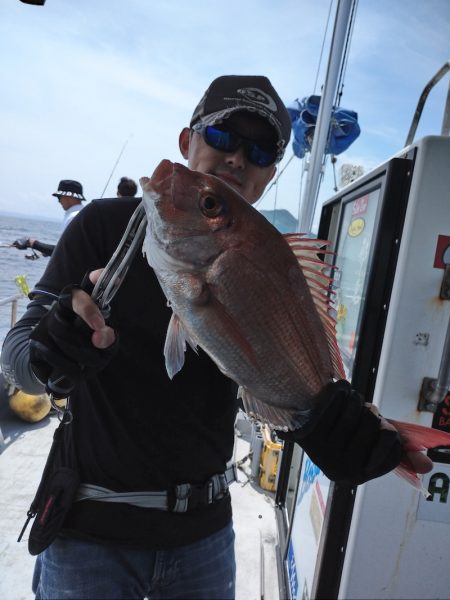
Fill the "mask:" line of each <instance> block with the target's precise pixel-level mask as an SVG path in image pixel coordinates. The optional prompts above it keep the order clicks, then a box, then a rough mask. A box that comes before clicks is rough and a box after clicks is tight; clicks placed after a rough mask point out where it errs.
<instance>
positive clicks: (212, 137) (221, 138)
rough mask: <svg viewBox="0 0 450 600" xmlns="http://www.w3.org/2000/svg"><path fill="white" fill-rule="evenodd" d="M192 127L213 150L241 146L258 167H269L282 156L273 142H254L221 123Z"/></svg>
mask: <svg viewBox="0 0 450 600" xmlns="http://www.w3.org/2000/svg"><path fill="white" fill-rule="evenodd" d="M192 129H193V130H194V131H195V132H196V133H199V134H201V135H202V136H203V139H204V140H205V142H206V143H207V144H208V146H211V148H214V149H215V150H220V151H222V152H235V151H236V150H237V149H238V148H239V147H240V146H243V147H244V151H245V155H246V157H247V159H248V160H249V161H250V162H251V163H252V164H254V165H257V166H258V167H269V166H270V165H273V164H274V163H276V162H277V161H279V160H281V158H282V154H280V152H279V150H278V149H277V147H276V145H275V144H270V143H267V144H264V143H261V142H255V141H253V140H250V139H248V138H245V137H243V136H242V135H239V134H238V133H235V132H234V131H231V130H229V129H227V128H226V127H225V126H223V125H215V126H213V125H204V124H203V123H197V124H196V125H194V126H193V127H192Z"/></svg>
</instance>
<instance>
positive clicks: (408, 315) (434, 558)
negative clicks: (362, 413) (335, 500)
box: [339, 136, 450, 600]
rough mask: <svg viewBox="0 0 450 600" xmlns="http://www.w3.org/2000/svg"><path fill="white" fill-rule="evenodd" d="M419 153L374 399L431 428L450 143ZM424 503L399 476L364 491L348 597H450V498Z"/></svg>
mask: <svg viewBox="0 0 450 600" xmlns="http://www.w3.org/2000/svg"><path fill="white" fill-rule="evenodd" d="M414 146H417V149H418V153H417V159H416V164H415V167H414V172H413V178H412V185H411V190H410V198H409V203H408V209H407V214H406V220H405V227H404V232H403V236H402V240H401V246H400V253H399V260H398V265H397V270H396V274H395V280H394V285H393V290H392V297H391V302H390V306H389V312H388V319H387V324H386V331H385V338H384V342H383V348H382V353H381V359H380V364H379V370H378V374H377V381H376V387H375V394H374V402H375V404H377V405H378V406H379V407H380V411H381V413H382V414H383V415H384V416H385V417H391V418H394V419H397V420H401V421H408V422H412V423H418V424H422V425H431V420H432V415H431V413H425V412H418V411H417V402H418V398H419V394H420V388H421V385H422V380H423V378H424V377H436V376H437V374H438V369H439V364H440V357H441V353H442V347H443V343H444V338H445V332H446V328H447V322H448V319H449V316H450V301H442V300H440V299H439V290H440V286H441V282H442V276H443V273H444V271H443V269H438V268H434V267H433V263H434V258H435V252H436V245H437V240H438V236H439V235H447V236H450V139H449V138H448V137H447V138H444V137H437V136H433V137H427V138H424V139H423V140H420V141H419V142H417V144H414ZM399 156H400V154H399ZM392 201H395V198H394V199H392ZM421 334H428V335H429V338H428V344H427V345H423V344H418V343H417V341H418V340H423V336H422V335H421ZM442 471H444V472H445V473H447V472H448V467H447V466H440V465H435V469H434V470H433V472H432V473H431V474H430V476H432V475H433V473H436V472H442ZM428 480H429V476H428V477H427V479H426V481H424V483H426V482H428ZM421 502H423V500H421V495H420V494H419V493H418V492H416V491H415V490H414V489H413V488H412V487H410V486H409V485H408V484H407V483H406V482H404V481H403V480H401V479H399V478H398V477H397V476H395V475H393V474H389V475H387V476H385V477H382V478H380V479H377V480H375V481H373V482H369V483H368V484H366V485H364V486H361V487H360V488H359V489H358V492H357V497H356V503H355V510H354V514H353V519H352V526H351V531H350V538H349V543H348V548H347V553H346V557H345V564H344V572H343V577H342V581H341V589H340V595H339V597H340V598H345V599H346V600H350V599H353V598H354V599H356V598H357V599H364V598H368V599H369V598H370V599H373V598H380V599H382V598H408V599H415V598H417V599H419V598H420V599H422V600H423V599H426V598H449V595H450V564H449V563H450V519H448V518H446V517H445V518H444V516H445V515H449V514H450V498H449V497H448V496H447V499H446V501H445V502H444V503H441V506H439V507H437V508H436V505H435V506H434V508H433V507H432V506H431V508H430V505H423V504H421ZM419 504H420V507H421V511H420V513H419V516H420V518H419V519H418V508H419ZM442 504H444V507H443V506H442ZM424 506H425V508H424ZM424 511H425V512H424ZM427 511H428V512H427ZM437 513H439V515H440V517H439V518H436V519H435V520H433V519H429V518H427V515H428V517H429V516H430V515H431V514H435V515H436V514H437ZM443 515H444V516H443Z"/></svg>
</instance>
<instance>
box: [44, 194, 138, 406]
mask: <svg viewBox="0 0 450 600" xmlns="http://www.w3.org/2000/svg"><path fill="white" fill-rule="evenodd" d="M146 225H147V217H146V214H145V210H144V206H143V204H142V203H140V204H139V205H138V207H137V208H136V209H135V211H134V213H133V214H132V216H131V218H130V220H129V222H128V225H127V228H126V230H125V232H124V234H123V236H122V238H121V240H120V242H119V244H118V246H117V248H116V250H115V251H114V253H113V255H112V256H111V258H110V260H109V261H108V263H107V265H106V267H105V268H104V269H103V271H102V273H101V275H100V277H99V279H98V281H97V283H96V284H95V286H94V289H93V290H92V294H91V297H92V299H93V300H94V302H95V303H96V304H97V305H98V306H99V308H100V310H101V312H102V314H103V316H104V318H105V319H107V318H108V317H109V315H110V302H111V300H112V299H113V297H114V296H115V294H116V293H117V292H118V290H119V288H120V285H121V284H122V282H123V280H124V279H125V275H126V273H127V271H128V268H129V266H130V264H131V262H132V260H133V258H134V256H135V254H136V251H137V249H138V248H139V247H140V246H142V244H143V241H144V237H145V229H146ZM79 326H80V327H83V324H81V323H80V324H79ZM71 391H72V383H71V382H70V381H68V380H67V378H66V375H65V373H64V372H63V371H62V370H61V369H54V371H53V372H52V375H51V378H49V379H48V382H47V393H48V394H49V396H50V402H51V404H52V407H53V408H54V409H56V410H57V412H58V416H59V415H60V411H59V410H58V406H57V404H56V402H55V401H56V400H58V399H61V398H66V397H68V396H69V394H70V392H71ZM69 412H70V411H69Z"/></svg>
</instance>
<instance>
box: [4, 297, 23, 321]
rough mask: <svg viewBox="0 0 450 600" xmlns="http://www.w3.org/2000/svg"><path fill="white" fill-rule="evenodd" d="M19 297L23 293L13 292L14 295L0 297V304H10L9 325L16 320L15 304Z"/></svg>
mask: <svg viewBox="0 0 450 600" xmlns="http://www.w3.org/2000/svg"><path fill="white" fill-rule="evenodd" d="M21 298H23V294H14V296H8V297H7V298H0V306H6V305H8V304H11V327H12V326H13V325H15V323H16V321H17V304H18V302H19V300H20V299H21Z"/></svg>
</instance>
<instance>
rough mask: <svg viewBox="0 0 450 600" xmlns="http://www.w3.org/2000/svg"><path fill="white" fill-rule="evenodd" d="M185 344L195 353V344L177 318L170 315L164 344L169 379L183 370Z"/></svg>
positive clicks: (173, 314)
mask: <svg viewBox="0 0 450 600" xmlns="http://www.w3.org/2000/svg"><path fill="white" fill-rule="evenodd" d="M186 342H187V343H188V344H189V346H190V347H191V348H192V349H193V350H195V352H197V344H196V343H195V342H194V341H193V340H192V339H191V338H190V336H189V334H188V333H187V331H186V329H185V328H184V326H183V323H182V322H181V320H180V319H179V317H178V316H177V315H176V314H175V313H172V317H171V319H170V322H169V327H168V328H167V335H166V341H165V344H164V357H165V359H166V370H167V374H168V375H169V377H170V379H173V377H174V376H175V375H176V374H177V373H178V371H181V369H182V368H183V365H184V353H185V352H186Z"/></svg>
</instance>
